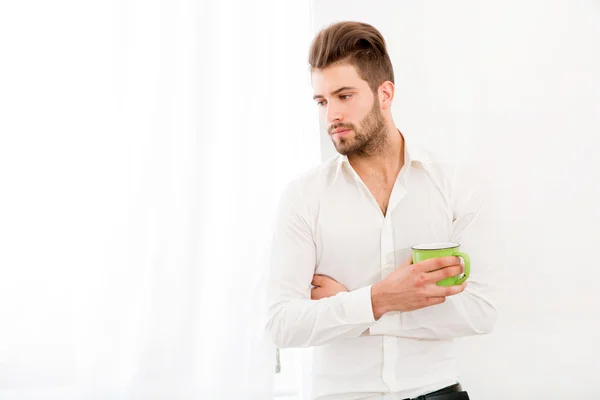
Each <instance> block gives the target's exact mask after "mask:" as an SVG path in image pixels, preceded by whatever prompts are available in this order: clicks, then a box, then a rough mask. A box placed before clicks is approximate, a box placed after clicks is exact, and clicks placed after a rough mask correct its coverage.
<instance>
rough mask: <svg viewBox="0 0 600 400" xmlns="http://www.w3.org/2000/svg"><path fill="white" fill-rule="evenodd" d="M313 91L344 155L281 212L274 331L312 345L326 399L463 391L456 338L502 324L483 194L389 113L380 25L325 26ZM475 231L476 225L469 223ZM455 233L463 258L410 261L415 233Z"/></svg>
mask: <svg viewBox="0 0 600 400" xmlns="http://www.w3.org/2000/svg"><path fill="white" fill-rule="evenodd" d="M309 63H310V66H311V78H312V86H313V88H314V100H315V102H316V104H317V107H318V108H319V113H320V118H321V119H322V121H323V122H325V123H326V125H327V131H328V133H329V135H330V136H331V140H332V141H333V144H334V146H335V148H336V150H337V152H338V153H340V155H339V156H337V157H336V158H334V159H332V160H330V161H328V162H325V163H324V164H322V165H321V166H319V167H318V168H316V169H314V170H312V171H310V172H308V173H307V174H305V175H304V176H302V177H301V178H299V179H297V180H295V181H293V182H292V183H290V185H289V186H288V187H287V189H286V190H285V191H284V194H283V196H282V199H281V202H280V207H279V211H278V216H277V221H276V224H275V232H274V242H273V247H272V260H271V263H272V267H271V279H270V287H269V292H270V306H269V320H268V323H267V331H268V332H269V333H270V335H271V337H272V338H273V340H274V342H275V344H276V345H277V346H279V347H280V348H286V347H309V346H314V353H313V396H314V398H315V399H319V400H357V399H398V400H400V399H410V398H419V399H432V400H446V399H447V400H450V399H468V395H467V394H466V392H464V391H462V387H461V386H460V384H459V381H458V376H459V373H458V371H457V368H456V361H455V357H454V351H453V342H452V339H453V338H457V337H462V336H469V335H476V334H485V333H488V332H490V331H491V330H492V329H493V326H494V324H495V319H496V311H495V308H494V306H493V305H492V304H491V303H490V300H489V295H488V285H487V283H486V282H485V279H484V277H485V275H484V274H483V271H484V270H485V268H484V267H485V266H484V265H483V264H481V263H478V261H479V259H480V258H478V256H477V248H476V247H477V246H474V245H470V243H475V240H476V239H477V238H476V237H474V236H481V235H473V234H472V233H473V232H474V231H473V229H474V228H473V226H474V225H475V223H476V222H477V221H478V220H480V219H481V217H480V214H481V212H482V205H483V200H482V198H481V196H480V194H479V193H478V192H477V191H476V190H475V186H474V185H475V182H472V181H470V180H469V178H468V177H467V176H466V175H464V174H463V173H462V171H461V170H460V169H458V168H454V167H452V166H451V165H448V164H445V163H442V162H438V161H436V160H434V159H431V158H429V157H428V156H426V155H424V153H420V152H418V151H417V150H416V148H414V147H411V146H410V145H408V144H406V143H405V137H404V136H403V135H402V134H401V132H400V131H399V130H398V128H396V126H395V124H394V121H393V119H392V114H391V105H392V101H393V100H394V95H395V87H394V74H393V70H392V64H391V61H390V58H389V56H388V54H387V50H386V43H385V41H384V39H383V37H382V36H381V34H380V32H379V31H377V30H376V29H375V28H374V27H372V26H370V25H368V24H364V23H358V22H342V23H337V24H334V25H331V26H329V27H328V28H326V29H324V30H322V31H321V32H320V33H319V34H318V35H317V36H316V37H315V39H314V41H313V43H312V46H311V49H310V56H309ZM470 232H471V234H470ZM448 241H452V242H460V243H461V244H462V248H461V250H463V251H465V252H467V253H469V254H470V255H471V260H472V263H473V264H472V273H471V277H470V278H469V280H468V281H467V282H465V283H463V284H462V285H455V286H451V287H442V286H437V285H436V282H437V281H439V280H441V279H443V278H446V277H449V276H458V275H460V274H461V273H462V271H463V267H462V265H461V262H460V259H459V258H457V257H442V258H436V259H430V260H426V261H423V262H418V263H412V258H411V249H410V247H411V245H415V244H419V243H428V242H448Z"/></svg>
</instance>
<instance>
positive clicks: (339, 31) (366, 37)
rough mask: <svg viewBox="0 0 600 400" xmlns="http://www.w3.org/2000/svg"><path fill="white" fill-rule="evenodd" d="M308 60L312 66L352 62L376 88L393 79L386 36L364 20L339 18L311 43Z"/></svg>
mask: <svg viewBox="0 0 600 400" xmlns="http://www.w3.org/2000/svg"><path fill="white" fill-rule="evenodd" d="M308 63H309V64H310V66H311V68H312V69H324V68H327V67H329V66H331V65H334V64H350V65H353V66H354V68H356V71H357V72H358V74H359V76H360V77H361V78H362V79H363V80H365V81H367V83H368V84H369V87H370V88H371V90H372V91H373V92H376V91H377V89H378V88H379V86H380V85H381V84H382V83H383V82H385V81H390V82H392V83H394V70H393V68H392V61H391V60H390V56H389V55H388V52H387V48H386V43H385V40H384V39H383V36H382V35H381V33H380V32H379V31H378V30H377V29H375V28H374V27H373V26H371V25H369V24H366V23H363V22H355V21H344V22H337V23H335V24H332V25H330V26H328V27H326V28H325V29H323V30H321V31H320V32H319V33H318V34H317V35H316V36H315V38H314V39H313V42H312V44H311V46H310V52H309V56H308Z"/></svg>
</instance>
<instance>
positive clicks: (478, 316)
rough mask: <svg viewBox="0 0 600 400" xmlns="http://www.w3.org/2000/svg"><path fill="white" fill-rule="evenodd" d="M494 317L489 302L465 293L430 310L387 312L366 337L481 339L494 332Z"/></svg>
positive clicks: (475, 295) (493, 308) (471, 293)
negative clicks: (475, 337)
mask: <svg viewBox="0 0 600 400" xmlns="http://www.w3.org/2000/svg"><path fill="white" fill-rule="evenodd" d="M496 317H497V312H496V309H495V307H494V306H493V304H492V303H491V302H490V301H488V300H487V299H485V298H484V297H483V296H481V295H479V294H477V293H474V292H470V291H469V289H467V290H465V291H464V292H463V293H461V294H458V295H456V296H450V297H448V298H446V301H445V302H444V303H442V304H438V305H435V306H432V307H427V308H423V309H420V310H415V311H409V312H388V313H386V314H385V315H383V316H382V317H381V318H380V319H379V320H378V321H377V322H376V323H375V324H373V326H371V327H370V328H369V335H387V336H398V337H405V338H413V339H451V338H456V337H463V336H472V335H480V334H486V333H489V332H491V331H492V330H493V328H494V325H495V323H496Z"/></svg>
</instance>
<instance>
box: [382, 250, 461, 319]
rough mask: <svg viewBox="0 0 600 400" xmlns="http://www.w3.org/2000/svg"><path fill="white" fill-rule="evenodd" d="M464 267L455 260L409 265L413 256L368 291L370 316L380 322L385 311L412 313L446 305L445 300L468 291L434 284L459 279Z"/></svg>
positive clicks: (439, 259) (458, 260)
mask: <svg viewBox="0 0 600 400" xmlns="http://www.w3.org/2000/svg"><path fill="white" fill-rule="evenodd" d="M462 271H463V267H462V265H461V263H460V258H458V257H455V256H449V257H440V258H431V259H429V260H424V261H421V262H418V263H416V264H412V256H411V257H410V258H409V259H408V260H407V261H406V262H405V263H404V264H402V265H401V266H400V267H398V268H397V269H396V270H394V271H393V272H392V273H391V274H389V275H388V276H387V277H386V278H385V279H383V280H382V281H379V282H377V283H376V284H374V285H373V286H372V287H371V302H372V304H373V315H374V317H375V319H376V320H377V319H379V318H380V317H381V316H382V315H383V314H385V313H386V312H388V311H414V310H418V309H420V308H425V307H429V306H433V305H436V304H440V303H443V302H444V301H446V297H447V296H453V295H455V294H458V293H461V292H462V291H463V290H465V287H467V282H465V283H463V284H462V285H455V286H450V287H443V286H437V285H436V282H437V281H440V280H442V279H444V278H448V277H450V276H457V275H460V274H461V273H462Z"/></svg>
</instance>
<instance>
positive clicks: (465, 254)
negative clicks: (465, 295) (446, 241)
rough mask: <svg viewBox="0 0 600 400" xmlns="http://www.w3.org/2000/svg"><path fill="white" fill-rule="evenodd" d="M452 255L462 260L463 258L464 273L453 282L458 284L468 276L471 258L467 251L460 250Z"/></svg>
mask: <svg viewBox="0 0 600 400" xmlns="http://www.w3.org/2000/svg"><path fill="white" fill-rule="evenodd" d="M453 255H455V256H457V257H461V258H462V259H463V260H465V272H464V273H465V274H464V276H463V277H462V278H460V279H459V280H457V281H456V283H455V285H460V284H461V283H463V282H464V281H466V280H467V279H468V278H469V275H471V259H470V258H469V255H468V254H467V253H463V252H462V251H457V252H455V253H454V254H453Z"/></svg>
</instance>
